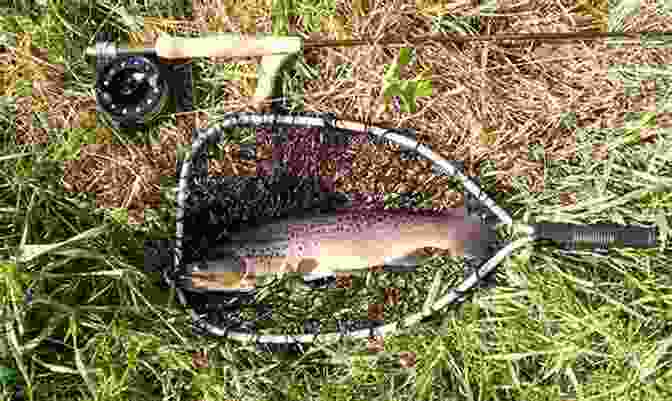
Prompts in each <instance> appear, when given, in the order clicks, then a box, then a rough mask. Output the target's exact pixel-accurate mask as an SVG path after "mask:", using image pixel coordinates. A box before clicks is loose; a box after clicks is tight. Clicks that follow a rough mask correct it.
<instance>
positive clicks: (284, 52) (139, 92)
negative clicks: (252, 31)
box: [85, 32, 670, 129]
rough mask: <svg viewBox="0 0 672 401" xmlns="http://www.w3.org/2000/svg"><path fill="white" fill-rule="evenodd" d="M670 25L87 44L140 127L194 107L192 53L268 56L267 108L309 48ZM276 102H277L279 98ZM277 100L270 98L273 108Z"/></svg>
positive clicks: (121, 123)
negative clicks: (283, 73) (282, 73)
mask: <svg viewBox="0 0 672 401" xmlns="http://www.w3.org/2000/svg"><path fill="white" fill-rule="evenodd" d="M667 35H670V32H567V33H530V34H497V35H474V36H468V35H457V34H435V35H426V36H418V37H410V38H396V37H392V38H378V39H374V38H362V39H350V40H313V39H303V38H301V37H298V36H272V35H262V34H260V35H242V34H238V33H217V34H208V35H204V36H202V37H197V38H184V37H172V36H170V35H168V34H162V35H160V36H159V38H158V39H157V41H156V43H155V44H154V46H153V47H129V46H124V45H121V46H119V45H117V44H116V43H114V42H112V41H111V40H109V39H110V38H109V37H103V38H102V39H99V40H97V42H96V44H95V46H92V47H89V48H87V49H86V50H85V54H86V55H87V56H88V57H95V58H96V61H97V63H96V70H97V82H96V99H97V100H98V102H97V104H98V108H99V110H101V111H102V112H104V113H105V114H106V115H109V116H110V117H111V118H112V123H113V124H114V125H115V126H117V127H120V128H131V129H135V128H140V127H143V126H146V125H148V124H149V123H151V122H152V121H154V120H155V119H156V118H157V117H158V116H159V115H161V114H162V113H164V112H166V110H167V109H170V111H172V112H175V113H183V112H189V111H191V110H193V108H192V106H193V83H192V72H191V62H190V60H191V59H193V58H195V57H229V58H241V57H258V56H260V57H262V59H261V64H260V66H259V67H260V68H259V69H258V74H257V88H256V91H255V94H254V96H253V97H252V104H251V106H252V107H253V108H254V109H256V110H260V109H262V108H264V107H268V106H269V103H268V101H269V99H270V100H274V99H278V96H274V95H275V94H277V93H278V92H277V87H278V85H277V84H278V79H279V78H278V76H279V73H280V71H281V70H282V69H283V68H285V67H286V66H287V65H288V64H290V63H291V62H292V60H294V58H295V57H296V56H297V55H298V54H300V53H301V52H302V51H304V50H309V49H320V48H326V47H354V46H390V45H409V44H410V45H413V46H419V45H423V44H431V43H468V42H497V41H525V40H536V41H543V42H554V41H563V40H574V41H576V40H597V39H605V38H631V39H635V38H644V37H651V36H653V37H664V36H667ZM276 103H277V102H276ZM275 105H276V104H274V103H271V107H275Z"/></svg>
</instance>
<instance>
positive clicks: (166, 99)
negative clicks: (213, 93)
mask: <svg viewBox="0 0 672 401" xmlns="http://www.w3.org/2000/svg"><path fill="white" fill-rule="evenodd" d="M95 56H96V100H97V104H98V109H99V111H102V112H103V113H105V114H106V115H108V116H109V117H110V119H111V120H112V124H113V125H114V126H115V127H117V128H131V129H137V128H141V127H144V126H147V125H149V124H150V123H151V122H153V121H154V120H155V119H156V118H157V117H159V116H160V115H161V114H164V113H178V112H185V111H191V110H192V109H193V93H192V92H193V90H192V68H191V62H190V61H184V62H182V61H177V62H175V61H171V62H168V61H167V60H162V59H160V58H159V57H158V56H157V55H156V52H155V51H154V50H153V49H130V48H119V47H117V46H116V45H115V44H113V43H111V42H108V41H105V40H100V41H98V42H97V43H96V46H95Z"/></svg>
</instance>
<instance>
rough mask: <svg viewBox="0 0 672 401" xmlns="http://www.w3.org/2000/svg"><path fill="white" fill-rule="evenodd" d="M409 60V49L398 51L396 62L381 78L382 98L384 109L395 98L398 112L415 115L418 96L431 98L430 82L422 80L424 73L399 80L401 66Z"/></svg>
mask: <svg viewBox="0 0 672 401" xmlns="http://www.w3.org/2000/svg"><path fill="white" fill-rule="evenodd" d="M411 58H412V53H411V49H409V48H405V47H404V48H402V49H401V50H400V51H399V57H398V58H397V61H396V62H395V63H394V64H392V65H391V66H389V67H388V69H387V71H386V72H385V76H384V77H383V97H384V99H385V106H386V107H389V105H390V103H391V101H392V98H394V97H397V98H398V99H399V100H400V105H399V106H400V111H403V112H410V113H415V112H416V110H417V105H416V103H415V99H416V98H417V97H418V96H431V95H432V82H431V81H429V80H425V79H423V75H424V74H425V71H422V72H421V73H420V74H419V75H418V76H416V77H415V78H414V79H412V80H402V79H401V77H400V75H399V73H400V70H401V66H402V65H407V64H410V62H411Z"/></svg>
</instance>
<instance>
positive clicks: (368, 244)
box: [197, 208, 487, 282]
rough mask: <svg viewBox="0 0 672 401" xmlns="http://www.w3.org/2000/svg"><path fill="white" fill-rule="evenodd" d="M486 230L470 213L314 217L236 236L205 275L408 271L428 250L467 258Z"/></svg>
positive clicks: (343, 212) (216, 253)
mask: <svg viewBox="0 0 672 401" xmlns="http://www.w3.org/2000/svg"><path fill="white" fill-rule="evenodd" d="M484 230H485V227H484V226H482V225H481V224H480V223H479V222H478V221H476V220H475V219H471V218H468V217H465V216H464V209H454V210H450V211H447V212H441V213H437V212H432V213H430V212H412V211H408V210H354V209H347V208H345V209H339V210H336V211H332V212H330V213H320V212H314V213H310V214H306V215H303V216H298V217H290V218H287V219H283V220H279V221H274V222H272V223H269V224H265V225H263V226H259V227H253V228H250V229H248V230H245V231H242V232H240V233H233V234H232V235H231V241H230V242H228V243H226V244H225V245H223V246H220V247H217V248H215V249H212V250H210V251H209V254H208V256H207V260H208V263H207V267H205V269H203V266H202V267H201V268H200V271H201V272H203V270H205V271H207V272H210V273H213V272H216V274H220V275H226V276H227V277H229V276H230V277H229V280H228V281H227V282H234V281H235V277H241V278H243V279H244V278H245V277H247V278H251V279H253V278H254V277H256V276H257V275H263V274H270V273H277V272H299V273H323V272H336V271H353V270H357V269H366V268H368V267H371V266H381V265H389V264H390V263H391V262H394V261H403V264H406V265H408V264H414V263H415V262H414V261H416V260H417V263H419V259H416V258H415V255H418V254H419V253H420V251H421V250H422V249H423V248H427V247H432V248H439V249H443V250H446V251H449V253H450V255H451V256H464V253H465V249H467V248H474V246H466V245H467V244H469V243H471V242H475V243H479V244H480V241H482V240H483V238H485V237H487V236H486V235H484ZM471 245H473V244H471ZM210 273H204V272H203V274H210ZM198 274H200V273H198ZM198 274H197V275H198ZM242 281H245V280H242Z"/></svg>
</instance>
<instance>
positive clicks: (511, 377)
mask: <svg viewBox="0 0 672 401" xmlns="http://www.w3.org/2000/svg"><path fill="white" fill-rule="evenodd" d="M24 3H26V2H14V3H13V5H14V6H15V7H27V4H24ZM43 3H44V4H46V6H44V7H43V8H41V9H40V10H41V11H43V12H36V13H35V15H34V16H33V17H32V18H28V17H27V15H28V14H25V13H24V14H21V15H24V16H25V17H22V18H19V19H15V18H11V17H0V27H1V29H0V31H7V32H9V33H18V32H22V31H28V32H31V33H33V34H34V37H35V38H36V39H35V40H36V42H37V44H38V45H39V46H41V47H46V48H49V49H50V55H49V59H50V61H52V62H63V63H64V65H65V67H66V70H67V73H68V78H67V82H66V87H67V91H68V92H67V93H69V94H71V95H73V96H86V95H90V94H92V93H93V92H92V90H93V72H92V71H91V68H90V67H89V66H88V65H87V64H86V63H84V62H83V61H82V60H81V58H79V56H78V50H77V49H83V48H84V47H85V46H87V45H90V44H91V43H92V41H93V39H92V38H93V35H94V34H95V32H96V31H97V30H99V29H101V30H102V29H106V30H112V31H118V32H124V31H125V30H127V29H129V28H128V27H127V26H126V25H125V22H124V19H123V18H122V17H123V15H125V14H124V13H123V10H124V9H123V8H122V6H121V5H119V4H113V3H109V2H108V3H106V4H103V3H102V2H99V3H98V6H96V7H89V6H86V5H84V3H83V2H82V5H81V6H76V7H75V6H72V5H70V3H69V2H65V1H59V0H50V1H45V2H43ZM146 3H148V4H149V5H148V6H147V7H144V6H142V5H140V4H139V2H135V5H133V6H129V7H127V9H126V10H127V11H128V12H129V13H130V14H133V13H135V12H137V13H140V14H142V15H148V16H155V15H184V14H185V13H186V12H185V11H184V10H180V9H179V7H177V8H176V9H170V8H168V9H166V8H165V7H163V5H164V4H165V2H156V1H154V2H152V1H149V2H146ZM298 3H299V4H300V7H299V8H298V9H300V10H306V11H310V12H311V13H314V15H328V13H329V12H331V9H330V8H329V4H326V3H324V2H319V3H318V2H310V1H299V2H298ZM25 9H27V8H25ZM114 10H116V11H114ZM160 10H162V11H160ZM166 10H167V11H166ZM131 11H133V12H131ZM285 11H287V10H285ZM17 14H18V13H17ZM5 15H7V14H6V13H5ZM306 23H307V24H313V20H307V22H306ZM443 23H444V24H448V25H447V26H445V27H444V28H446V29H450V27H451V26H453V25H454V24H456V23H457V22H454V21H453V22H450V23H449V22H445V21H444V22H443ZM459 23H460V24H462V22H459ZM101 24H102V25H101ZM311 26H312V25H311ZM470 27H471V22H469V24H468V25H461V28H459V29H460V30H462V29H464V30H469V29H471V28H470ZM453 29H457V28H455V27H453ZM10 36H11V35H10ZM66 44H67V45H66ZM198 63H200V61H199V62H198ZM198 63H197V64H198ZM200 68H201V69H202V70H203V71H202V73H201V81H200V82H198V83H197V84H196V85H197V87H198V89H199V90H201V91H202V92H205V93H207V94H208V95H207V96H203V97H202V98H200V99H199V100H198V102H199V103H198V105H197V108H199V109H207V110H212V111H211V113H210V117H211V118H212V119H216V118H217V117H218V116H221V113H223V112H225V110H216V109H217V103H218V95H217V88H218V87H219V86H221V85H222V74H224V72H222V71H216V70H215V69H216V68H222V69H224V68H225V67H221V66H216V67H213V66H212V65H210V66H207V65H205V64H203V65H201V66H200ZM649 73H650V74H653V75H655V76H656V77H659V78H660V79H661V82H662V81H663V80H664V79H667V81H665V82H668V85H669V82H670V81H669V76H667V78H666V73H665V72H660V71H659V72H656V71H649ZM305 75H306V76H303V75H301V74H298V77H295V78H294V79H296V81H295V82H292V81H290V82H289V83H287V84H286V85H287V87H286V89H287V90H289V91H290V92H291V94H292V98H293V99H297V100H300V99H301V92H300V88H302V84H301V81H300V80H301V79H312V78H311V76H310V72H306V73H305ZM667 75H669V73H667ZM623 76H624V78H623V79H629V80H631V81H632V82H633V83H635V82H636V81H637V80H638V79H641V76H639V75H637V74H636V73H635V74H632V73H631V74H624V75H623ZM19 86H20V87H21V88H22V89H21V90H23V88H24V87H25V85H23V83H21V84H20V85H19ZM668 88H672V86H668ZM661 96H662V97H661V100H660V102H661V105H668V106H669V105H670V104H672V103H671V102H672V100H671V96H670V92H669V91H668V92H667V93H664V94H663V95H661ZM0 100H2V101H1V102H0V111H1V112H0V148H1V151H0V155H2V156H0V260H5V261H9V260H10V257H11V256H12V255H13V254H14V251H15V250H16V249H17V248H18V247H19V246H21V245H25V244H41V245H48V244H58V243H61V242H63V241H66V240H68V239H71V238H73V237H75V236H77V235H79V234H81V233H89V234H90V235H85V238H81V239H80V240H78V241H75V242H71V243H68V244H65V245H63V246H61V247H59V248H57V249H54V250H52V251H51V252H50V253H48V254H45V255H42V256H38V257H36V258H35V259H34V260H33V261H32V262H30V263H25V264H20V265H18V266H15V265H14V264H12V263H4V264H3V265H2V266H3V270H2V272H3V274H2V275H1V276H0V300H1V301H2V302H1V303H0V305H2V306H1V307H0V314H1V316H2V320H0V323H1V325H2V326H0V327H1V328H0V331H2V334H1V335H0V367H6V368H11V369H15V370H16V371H17V376H18V377H17V381H18V383H20V384H21V385H23V386H24V387H25V389H26V397H27V399H30V400H66V399H67V400H94V399H98V400H104V401H108V400H138V399H143V400H160V399H171V400H197V399H208V400H257V401H266V400H269V401H270V400H297V401H298V400H322V401H327V400H329V401H346V400H352V401H354V400H434V399H436V400H530V401H541V400H560V399H574V398H575V399H577V400H633V401H635V400H642V401H651V400H666V399H672V369H670V367H671V366H672V358H670V355H671V354H672V312H671V311H672V276H671V275H670V266H672V255H671V253H670V251H669V245H667V244H669V232H670V230H669V228H666V229H665V232H666V233H667V235H668V242H667V244H666V245H667V248H663V247H662V246H661V249H659V250H651V251H645V252H634V251H618V252H613V253H611V254H610V255H609V257H604V256H600V255H590V254H579V255H566V254H561V253H560V252H558V251H554V250H550V249H539V250H535V251H534V252H531V251H530V250H529V249H527V250H525V251H523V252H521V254H519V255H517V256H515V257H513V258H511V259H510V260H509V261H507V262H506V263H505V264H504V265H503V266H502V268H501V269H500V273H499V274H500V276H501V279H502V280H501V283H502V284H501V285H500V286H499V287H498V288H497V289H496V290H494V291H490V292H482V293H478V294H476V295H475V296H474V298H472V299H471V300H470V302H468V303H466V304H465V305H464V306H463V307H461V308H459V309H456V310H450V311H448V312H446V313H444V314H443V315H442V316H441V319H440V320H439V321H437V322H435V323H432V324H426V325H422V326H419V327H415V328H413V329H410V330H409V331H408V332H406V333H403V335H400V336H397V337H391V338H389V339H388V340H387V342H386V351H385V352H384V353H382V354H377V355H375V356H366V352H365V351H364V349H365V347H364V344H362V343H361V342H359V343H355V344H351V343H344V344H341V345H333V346H329V347H325V348H324V349H319V350H313V351H311V352H310V353H308V354H307V355H304V356H301V357H297V358H293V357H287V356H284V357H283V356H281V355H267V354H260V353H258V352H255V350H254V348H253V347H250V346H239V345H238V344H237V343H234V342H227V341H216V340H212V339H208V338H201V337H195V336H193V335H192V334H191V332H190V330H189V329H188V324H189V323H190V318H189V316H188V315H187V313H186V311H184V310H182V309H181V308H179V307H177V306H176V305H175V301H174V300H173V299H172V298H171V296H170V293H169V292H166V291H161V290H160V289H159V288H158V287H156V286H155V285H154V284H153V281H154V280H155V279H156V277H155V276H152V275H147V274H145V273H143V272H142V264H143V245H142V244H143V240H144V239H145V238H156V236H158V235H165V236H169V235H170V234H171V232H172V230H173V229H174V225H173V223H172V222H171V221H164V220H163V219H161V218H160V215H156V216H154V217H152V215H151V213H150V212H148V214H147V216H149V217H148V219H147V220H148V222H147V223H146V224H145V225H143V226H142V227H140V228H136V227H130V226H127V225H125V224H123V223H120V221H123V218H121V219H120V218H119V217H118V216H117V214H116V213H114V212H109V211H103V210H101V209H98V208H97V207H96V205H95V199H94V196H92V195H91V194H79V193H68V192H65V191H64V190H63V188H62V185H61V184H60V183H59V179H58V177H60V174H61V173H62V172H61V168H62V165H61V163H60V162H58V161H56V160H54V158H58V159H60V160H62V159H67V158H71V157H74V155H75V154H76V149H77V146H78V144H80V143H84V142H82V141H79V140H78V139H77V138H78V137H80V135H81V137H86V136H87V135H91V134H92V133H93V131H91V130H79V131H78V130H68V131H66V132H65V133H63V138H62V139H63V140H62V141H59V142H55V143H54V144H50V145H49V146H17V145H15V144H14V143H13V142H12V136H13V135H12V134H13V131H12V126H11V120H12V117H11V115H12V113H13V112H12V105H13V100H12V99H8V98H4V99H0ZM641 117H642V118H641V119H639V120H636V121H639V122H640V123H642V125H646V124H648V123H650V120H649V119H648V117H647V116H641ZM166 124H171V122H170V121H168V122H166ZM575 128H576V129H577V130H578V135H577V137H578V139H577V141H578V143H577V146H578V147H579V152H578V153H579V155H578V156H579V157H578V160H577V161H575V162H567V161H562V162H551V161H546V162H545V163H546V164H547V170H546V171H547V172H548V177H546V185H545V187H546V190H545V191H544V192H543V193H535V192H531V191H530V190H529V188H528V187H527V184H526V182H524V181H523V180H519V181H516V183H515V184H516V185H515V187H514V191H513V192H512V193H507V194H498V195H497V199H498V200H499V201H500V202H499V203H500V204H501V205H502V206H503V207H505V208H507V209H508V210H511V211H512V213H513V214H514V218H515V219H522V218H523V217H525V216H527V215H528V214H529V213H530V212H534V214H535V215H537V216H541V217H543V218H544V219H553V220H557V221H571V222H589V223H593V222H597V221H600V220H605V221H613V222H616V223H625V222H628V223H631V222H640V223H646V222H656V223H657V224H658V225H659V226H660V227H661V228H664V227H669V225H670V221H669V216H670V215H671V214H672V213H671V212H672V196H671V195H670V193H671V191H670V188H671V187H672V178H670V177H672V153H671V151H670V149H672V133H670V132H669V130H668V132H664V135H661V140H660V141H659V142H658V143H656V144H655V145H651V144H635V143H634V142H633V141H629V140H628V138H629V134H630V133H633V132H634V133H636V130H637V129H638V128H637V127H635V128H631V132H630V133H628V132H623V130H620V131H619V130H601V131H599V132H588V131H586V130H582V129H581V128H580V127H575ZM80 131H81V132H80ZM147 136H148V137H149V138H141V139H135V140H134V141H138V142H140V141H142V142H147V141H150V140H153V141H157V138H158V131H151V132H149V133H148V134H147ZM81 137H80V138H81ZM624 138H625V139H624ZM122 139H123V138H122ZM234 139H235V138H234ZM86 141H88V140H85V142H86ZM593 142H600V143H607V144H609V146H610V149H611V151H610V157H609V158H608V159H607V160H605V161H597V160H595V159H593V158H592V157H590V146H591V144H592V143H593ZM535 157H537V158H539V159H543V160H546V155H545V154H544V150H543V148H541V149H539V148H537V149H535ZM483 181H484V186H485V188H486V190H488V191H489V192H490V193H493V192H494V189H493V188H494V183H493V180H492V174H490V170H489V169H488V168H484V170H483ZM562 192H575V193H577V204H576V205H575V206H573V207H571V208H566V207H565V208H561V207H559V206H558V205H557V203H556V199H557V194H559V193H562ZM596 199H597V200H600V201H599V202H594V201H595V200H596ZM390 202H392V203H393V202H394V199H390ZM89 230H93V231H89ZM33 250H34V251H39V250H44V249H42V248H40V249H33ZM431 263H433V264H436V265H437V266H438V265H445V263H444V261H442V260H433V261H432V262H431ZM430 279H431V278H430ZM426 281H428V280H425V281H421V280H420V279H419V280H418V282H417V283H415V288H412V289H409V292H408V295H409V296H411V297H414V298H415V299H417V300H418V302H422V300H423V299H424V298H423V296H424V294H423V292H422V291H423V288H426V287H425V282H426ZM27 288H33V289H34V292H35V300H34V303H33V304H32V305H31V306H30V307H29V308H27V307H26V306H25V305H23V303H22V299H23V293H24V292H25V290H26V289H27ZM409 312H415V310H411V311H409ZM47 336H53V337H55V338H62V339H64V342H65V344H66V346H65V347H64V349H62V350H61V351H59V352H50V351H49V349H47V348H45V347H44V346H42V345H38V344H39V342H40V340H41V339H43V338H45V337H47ZM203 348H205V349H208V351H209V354H210V358H211V359H210V368H208V369H206V370H199V371H196V370H195V369H194V368H192V366H191V351H193V350H198V349H203ZM399 351H413V352H415V353H416V354H417V360H418V365H417V366H416V368H415V369H414V370H412V371H410V372H409V371H402V370H401V369H398V368H396V367H394V364H393V363H392V362H393V359H394V356H393V353H394V352H399ZM11 391H12V388H11V386H4V385H0V399H8V397H9V394H10V393H11ZM572 395H573V397H574V398H570V397H572Z"/></svg>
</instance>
